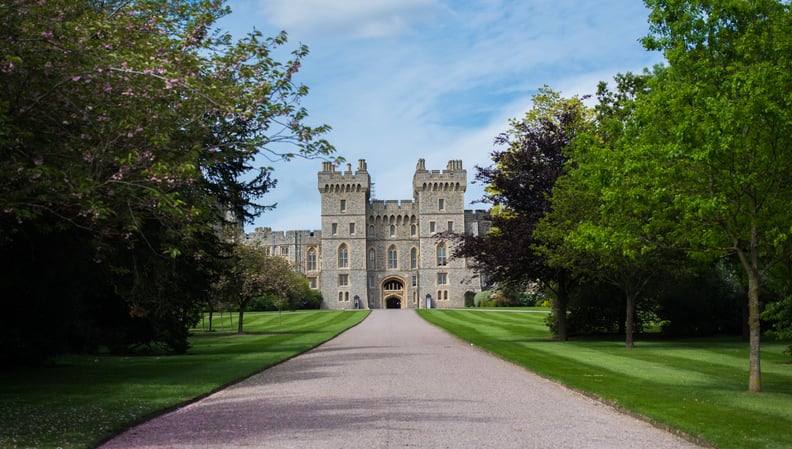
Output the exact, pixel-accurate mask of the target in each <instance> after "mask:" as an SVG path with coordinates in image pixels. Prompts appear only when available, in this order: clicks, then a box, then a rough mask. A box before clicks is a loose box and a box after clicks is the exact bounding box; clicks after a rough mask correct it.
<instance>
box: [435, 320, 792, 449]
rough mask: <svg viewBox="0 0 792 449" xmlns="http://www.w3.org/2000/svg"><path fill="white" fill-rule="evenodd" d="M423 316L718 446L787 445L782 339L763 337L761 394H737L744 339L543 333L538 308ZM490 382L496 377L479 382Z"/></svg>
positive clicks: (790, 413)
mask: <svg viewBox="0 0 792 449" xmlns="http://www.w3.org/2000/svg"><path fill="white" fill-rule="evenodd" d="M419 314H420V315H421V316H422V317H424V318H425V319H426V320H427V321H429V322H430V323H433V324H435V325H437V326H439V327H442V328H444V329H446V330H448V331H449V332H450V333H452V334H454V335H456V336H457V337H459V338H461V339H463V340H466V341H468V342H471V343H473V344H475V345H477V346H479V347H481V348H483V349H485V350H487V351H489V352H492V353H494V354H496V355H499V356H500V357H502V358H505V359H507V360H511V361H513V362H515V363H517V364H520V365H522V366H525V367H526V368H528V369H530V370H531V371H534V372H536V373H537V374H539V375H541V376H544V377H547V378H551V379H554V380H557V381H559V382H561V383H563V384H565V385H568V386H570V387H572V388H575V389H577V390H580V391H583V392H587V393H590V394H593V395H594V396H596V397H599V398H601V399H604V400H605V401H607V402H610V403H612V404H614V405H616V406H617V407H620V408H623V409H625V410H627V411H630V412H633V413H636V414H639V415H642V416H643V417H646V418H648V419H649V420H651V421H654V422H655V423H657V424H660V425H663V426H667V427H669V428H670V429H676V430H679V431H681V432H683V433H685V434H687V435H690V436H693V437H694V438H697V439H700V440H702V441H706V442H708V443H709V444H712V445H714V446H716V447H718V448H721V449H745V448H753V449H771V448H772V449H780V448H792V432H789V429H790V428H792V364H790V362H789V356H788V355H785V354H784V353H783V352H784V350H785V349H786V348H787V347H788V345H789V343H788V342H787V343H778V342H764V343H763V346H762V380H763V392H762V393H759V394H752V393H748V392H747V388H748V387H747V384H748V344H747V342H744V341H742V340H739V339H736V338H735V339H731V338H705V339H687V340H670V341H669V340H653V341H638V342H637V343H636V347H635V348H633V349H627V348H625V347H624V342H623V341H616V340H610V341H607V340H606V341H603V340H597V341H568V342H559V341H553V340H551V336H550V333H549V331H548V330H547V328H546V327H545V326H544V317H545V313H501V312H494V311H492V312H485V311H478V310H475V311H474V310H421V311H419ZM482 382H497V379H482Z"/></svg>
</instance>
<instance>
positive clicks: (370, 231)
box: [369, 225, 374, 235]
mask: <svg viewBox="0 0 792 449" xmlns="http://www.w3.org/2000/svg"><path fill="white" fill-rule="evenodd" d="M369 235H374V225H371V226H369Z"/></svg>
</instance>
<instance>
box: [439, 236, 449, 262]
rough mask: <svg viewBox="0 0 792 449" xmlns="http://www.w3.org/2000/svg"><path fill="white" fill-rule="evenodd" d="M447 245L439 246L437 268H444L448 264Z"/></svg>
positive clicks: (441, 244)
mask: <svg viewBox="0 0 792 449" xmlns="http://www.w3.org/2000/svg"><path fill="white" fill-rule="evenodd" d="M446 252H447V248H446V244H445V243H443V242H441V243H439V244H438V245H437V266H438V267H444V266H446V265H447V264H448V258H447V257H446Z"/></svg>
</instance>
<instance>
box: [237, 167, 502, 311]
mask: <svg viewBox="0 0 792 449" xmlns="http://www.w3.org/2000/svg"><path fill="white" fill-rule="evenodd" d="M317 181H318V182H317V186H318V190H319V193H320V195H321V197H322V202H321V203H322V206H321V230H319V231H286V232H278V231H275V232H273V231H272V230H271V229H269V228H257V229H256V230H255V231H254V232H252V233H250V234H248V235H247V236H246V238H247V240H248V241H249V242H254V241H255V242H258V244H260V245H262V247H263V248H265V250H266V251H268V252H269V253H270V254H274V255H281V256H283V257H287V258H288V259H289V260H290V261H291V262H292V263H293V264H294V265H295V267H296V268H297V269H298V270H299V271H301V272H302V273H304V274H305V275H306V276H307V277H308V279H309V281H310V283H311V286H312V288H316V289H319V290H321V292H322V296H323V303H322V306H323V307H324V308H329V309H351V308H354V307H355V304H356V303H357V304H359V306H360V307H362V308H386V307H399V308H418V307H420V308H424V307H426V305H427V295H430V297H431V303H432V307H435V308H438V307H439V308H450V307H463V306H464V295H465V292H467V291H473V292H476V291H480V290H481V288H482V280H481V278H480V277H479V276H478V275H477V273H475V272H473V271H472V270H471V269H470V267H469V264H468V263H467V261H466V260H464V259H456V260H451V258H450V255H451V253H452V251H453V248H452V247H451V245H452V243H451V242H447V241H444V240H441V239H438V237H437V235H438V234H440V233H442V232H446V231H453V232H466V233H469V234H474V235H482V234H484V233H485V232H487V230H489V227H490V224H489V221H488V217H487V213H486V212H485V211H471V210H465V209H464V204H465V200H464V194H465V190H466V184H467V173H466V171H465V170H464V169H463V168H462V161H459V160H452V161H449V163H448V165H447V167H446V170H442V171H441V170H431V171H429V170H427V169H426V167H425V163H424V160H423V159H421V160H419V161H418V165H417V166H416V171H415V174H414V176H413V199H412V200H402V201H395V200H386V201H383V200H371V198H370V194H371V185H372V183H371V177H370V175H369V173H368V171H367V166H366V161H365V160H360V161H358V167H357V169H356V170H355V171H354V172H353V171H352V167H351V165H347V167H346V170H345V171H336V168H335V166H334V165H333V164H332V163H328V162H325V163H323V166H322V171H321V172H319V173H318V177H317ZM356 299H357V301H356Z"/></svg>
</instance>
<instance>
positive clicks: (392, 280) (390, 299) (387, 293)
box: [380, 276, 404, 309]
mask: <svg viewBox="0 0 792 449" xmlns="http://www.w3.org/2000/svg"><path fill="white" fill-rule="evenodd" d="M380 291H381V292H382V297H381V298H380V304H381V306H380V307H382V308H383V309H401V308H402V307H404V279H402V278H399V277H395V276H392V277H389V278H385V279H384V280H383V281H382V288H381V289H380Z"/></svg>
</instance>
